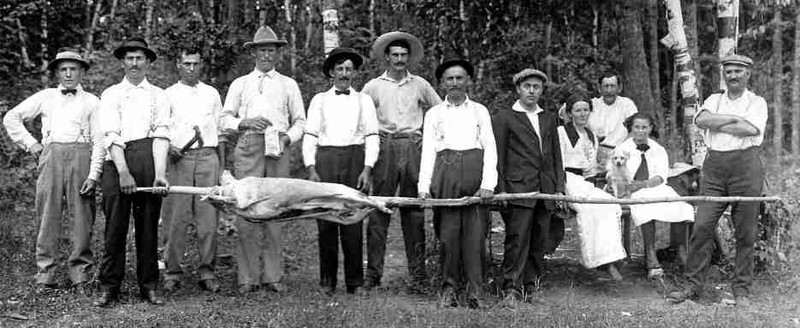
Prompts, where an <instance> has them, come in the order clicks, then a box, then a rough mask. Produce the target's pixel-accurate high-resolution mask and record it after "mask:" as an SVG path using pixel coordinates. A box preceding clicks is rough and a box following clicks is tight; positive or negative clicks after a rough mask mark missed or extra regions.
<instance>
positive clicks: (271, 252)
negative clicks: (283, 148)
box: [233, 134, 290, 285]
mask: <svg viewBox="0 0 800 328" xmlns="http://www.w3.org/2000/svg"><path fill="white" fill-rule="evenodd" d="M233 156H234V157H233V158H234V162H233V166H234V168H233V169H234V177H236V178H237V179H241V178H244V177H259V178H261V177H288V176H289V172H290V167H289V156H288V155H286V154H285V155H284V156H283V157H281V158H278V159H276V158H272V157H266V156H264V135H260V134H243V135H242V136H240V137H239V141H238V143H237V144H236V149H235V150H234V151H233ZM236 222H237V223H236V228H237V232H238V233H239V243H238V245H237V255H238V265H239V284H242V285H245V284H246V285H258V284H266V283H273V282H280V281H281V279H282V278H283V259H282V256H281V253H282V244H281V228H282V227H283V224H282V223H278V222H270V223H253V222H249V221H247V220H245V219H243V218H238V219H237V220H236Z"/></svg>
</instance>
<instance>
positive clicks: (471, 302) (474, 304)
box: [467, 296, 487, 309]
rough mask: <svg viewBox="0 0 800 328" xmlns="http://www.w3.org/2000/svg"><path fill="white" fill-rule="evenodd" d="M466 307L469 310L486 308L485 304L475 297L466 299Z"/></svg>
mask: <svg viewBox="0 0 800 328" xmlns="http://www.w3.org/2000/svg"><path fill="white" fill-rule="evenodd" d="M467 306H469V308H470V309H485V308H487V307H486V304H484V303H483V301H482V300H481V299H480V298H479V297H477V296H471V297H468V298H467Z"/></svg>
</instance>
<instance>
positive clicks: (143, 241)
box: [100, 138, 161, 293]
mask: <svg viewBox="0 0 800 328" xmlns="http://www.w3.org/2000/svg"><path fill="white" fill-rule="evenodd" d="M125 161H126V163H127V164H128V169H129V171H130V172H131V175H133V179H134V180H135V181H136V185H137V186H152V185H153V180H155V169H154V167H153V139H150V138H147V139H139V140H134V141H130V142H128V143H126V146H125ZM102 180H103V182H102V183H103V214H104V215H105V218H106V228H105V235H104V239H105V250H104V253H103V257H102V258H101V260H100V288H101V289H102V290H103V291H110V292H117V291H119V287H120V285H122V279H123V278H125V245H126V244H127V243H126V237H127V236H128V223H129V221H130V216H131V210H132V212H133V227H134V231H135V237H134V238H135V243H136V277H137V280H138V283H139V289H140V290H141V291H142V292H143V293H144V292H146V291H148V290H155V289H156V287H158V262H157V261H158V254H157V242H158V216H159V213H160V212H161V196H157V195H153V194H151V193H144V192H142V193H134V194H131V195H128V194H123V193H122V192H121V190H120V186H119V173H118V172H117V167H116V166H115V165H114V162H112V161H106V162H105V164H104V165H103V178H102Z"/></svg>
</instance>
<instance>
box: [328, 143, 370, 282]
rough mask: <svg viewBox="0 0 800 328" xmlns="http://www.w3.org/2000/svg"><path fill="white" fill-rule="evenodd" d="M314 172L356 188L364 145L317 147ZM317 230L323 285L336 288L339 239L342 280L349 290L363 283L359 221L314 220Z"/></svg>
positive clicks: (362, 257) (362, 165)
mask: <svg viewBox="0 0 800 328" xmlns="http://www.w3.org/2000/svg"><path fill="white" fill-rule="evenodd" d="M316 160H317V164H316V167H317V173H319V177H320V179H322V182H333V183H340V184H343V185H346V186H348V187H353V188H355V187H356V185H357V184H358V176H359V174H361V171H362V170H363V169H364V146H363V145H352V146H344V147H319V148H318V149H317V158H316ZM317 229H318V231H319V281H320V285H322V286H324V287H336V271H337V270H338V268H339V239H341V241H342V253H344V283H345V285H346V286H347V289H348V291H350V290H352V289H354V288H356V287H359V286H361V285H362V284H363V283H364V264H363V261H364V254H363V247H364V241H363V240H364V231H363V224H362V223H361V222H358V223H355V224H350V225H342V224H339V223H333V222H330V221H325V220H317Z"/></svg>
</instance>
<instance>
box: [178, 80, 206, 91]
mask: <svg viewBox="0 0 800 328" xmlns="http://www.w3.org/2000/svg"><path fill="white" fill-rule="evenodd" d="M176 84H177V85H179V86H181V87H183V88H190V89H197V88H198V87H200V85H202V84H203V81H197V84H195V85H188V84H186V83H183V81H178V83H176Z"/></svg>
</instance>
